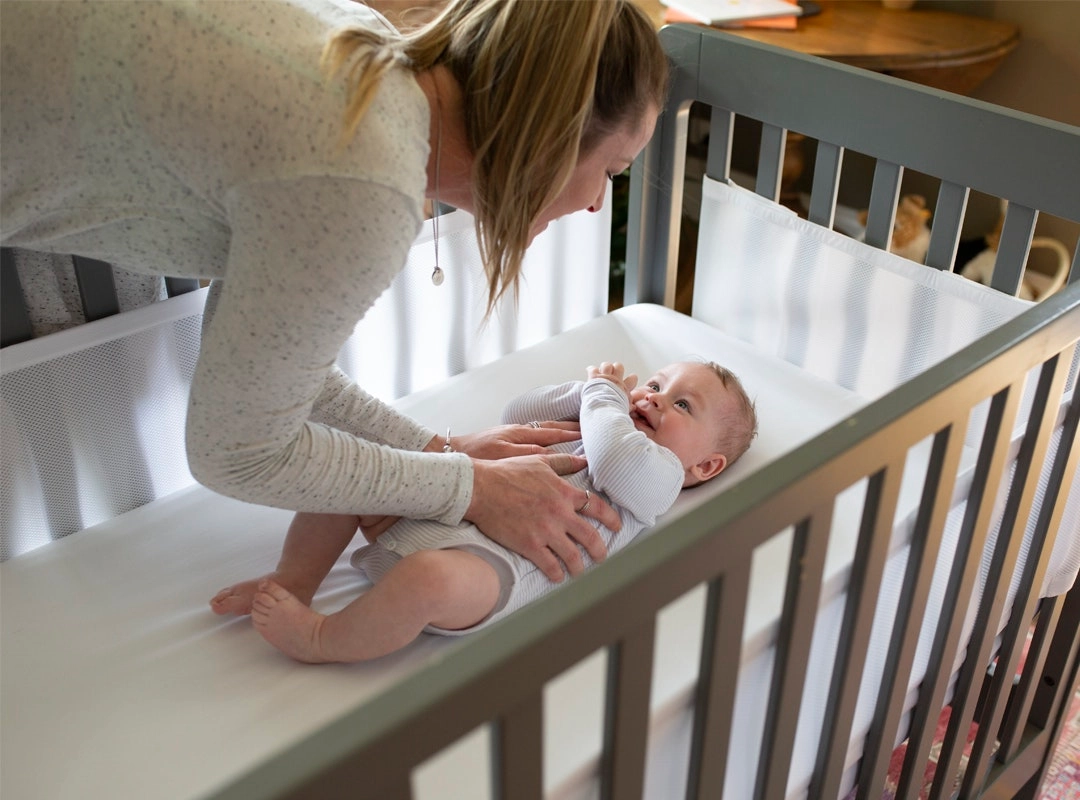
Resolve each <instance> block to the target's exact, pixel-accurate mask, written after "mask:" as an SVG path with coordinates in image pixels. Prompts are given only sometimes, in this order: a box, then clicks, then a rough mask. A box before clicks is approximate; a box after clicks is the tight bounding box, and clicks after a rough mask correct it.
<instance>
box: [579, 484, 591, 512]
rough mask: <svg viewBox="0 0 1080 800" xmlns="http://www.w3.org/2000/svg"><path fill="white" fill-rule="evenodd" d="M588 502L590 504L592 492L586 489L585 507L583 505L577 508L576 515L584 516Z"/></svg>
mask: <svg viewBox="0 0 1080 800" xmlns="http://www.w3.org/2000/svg"><path fill="white" fill-rule="evenodd" d="M590 502H592V492H590V491H589V490H588V489H586V490H585V505H583V506H582V507H581V508H579V509H578V510H577V513H579V514H584V513H585V512H586V511H588V510H589V503H590Z"/></svg>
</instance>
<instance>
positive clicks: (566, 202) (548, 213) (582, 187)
mask: <svg viewBox="0 0 1080 800" xmlns="http://www.w3.org/2000/svg"><path fill="white" fill-rule="evenodd" d="M658 115H659V111H658V110H656V109H650V110H649V111H648V113H646V114H645V116H644V118H642V119H640V120H638V121H637V122H636V123H628V124H627V125H625V126H623V127H622V128H619V129H618V130H617V131H615V132H614V133H611V134H609V135H607V136H605V137H604V138H602V139H601V140H600V141H599V142H597V144H596V146H595V147H593V148H592V150H591V151H589V152H588V153H585V154H584V155H583V156H582V157H581V158H579V159H578V163H577V166H576V167H575V168H574V172H573V173H572V174H571V176H570V182H569V183H568V184H567V185H566V188H565V189H563V190H562V193H561V194H560V195H559V196H558V197H556V198H555V202H553V203H552V204H551V205H550V206H548V207H547V208H546V209H545V210H544V211H543V212H541V214H540V218H539V219H537V221H536V222H535V223H534V224H533V228H532V236H531V238H530V240H531V239H532V238H535V237H536V236H537V234H539V233H542V232H543V231H544V229H546V228H547V226H548V223H550V222H551V221H552V220H556V219H558V218H559V217H562V216H565V215H566V214H573V213H574V212H575V211H581V210H582V209H584V208H587V209H589V210H590V211H599V210H600V208H601V206H603V204H604V194H605V192H607V187H608V183H610V182H611V179H612V177H613V176H615V175H618V174H619V173H620V172H622V171H623V170H625V169H626V168H627V167H629V166H630V165H631V164H632V163H633V161H634V159H635V158H637V156H638V153H640V152H641V151H642V150H643V149H644V148H645V145H646V144H647V143H648V141H649V139H650V138H652V134H653V129H654V128H655V127H656V118H657V116H658Z"/></svg>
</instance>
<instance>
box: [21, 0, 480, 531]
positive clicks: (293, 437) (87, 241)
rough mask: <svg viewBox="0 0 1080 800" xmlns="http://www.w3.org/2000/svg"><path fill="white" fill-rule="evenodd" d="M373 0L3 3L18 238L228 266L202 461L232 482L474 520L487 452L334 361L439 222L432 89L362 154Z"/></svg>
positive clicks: (350, 506)
mask: <svg viewBox="0 0 1080 800" xmlns="http://www.w3.org/2000/svg"><path fill="white" fill-rule="evenodd" d="M346 24H354V25H355V24H360V25H367V26H373V27H374V26H381V25H383V24H385V23H384V22H382V21H381V19H380V18H379V17H377V15H376V14H374V12H372V11H370V10H369V9H366V8H365V7H363V6H361V5H359V4H356V3H352V2H349V0H288V1H286V2H283V1H282V0H209V1H208V2H201V3H189V2H176V3H174V2H157V1H156V0H155V1H151V0H143V1H142V2H135V3H122V2H109V1H108V0H105V1H104V2H90V3H72V2H59V3H53V2H47V1H46V0H31V2H18V1H17V0H4V2H3V3H0V35H2V55H0V58H2V64H0V71H2V75H3V80H2V83H0V126H2V128H0V147H2V150H3V157H2V162H0V166H2V183H0V226H2V242H3V244H4V245H10V246H16V247H26V248H30V249H35V250H45V251H52V252H62V253H76V254H80V255H87V256H91V257H94V258H99V259H102V260H105V261H109V262H111V263H114V264H116V265H118V266H120V267H123V268H126V269H129V270H133V271H136V272H148V273H162V274H169V275H177V276H197V277H204V278H215V279H220V280H219V281H216V282H215V289H214V290H213V291H212V295H211V297H212V302H211V303H208V306H209V311H210V312H211V313H212V317H211V318H210V319H209V322H208V325H207V326H206V329H205V331H204V336H203V347H202V353H201V355H200V358H199V364H198V368H197V370H196V374H195V379H194V383H193V387H192V395H191V403H190V408H189V413H188V419H187V441H188V458H189V461H190V463H191V468H192V472H193V473H194V474H195V476H196V477H197V478H198V479H199V480H200V481H201V482H203V483H205V484H206V485H208V486H210V487H211V488H213V489H215V490H217V491H219V492H222V493H224V494H229V495H232V496H235V497H238V498H241V499H243V500H247V501H250V502H254V503H260V504H266V505H273V506H279V507H283V508H289V509H293V510H299V511H322V512H340V513H360V512H363V513H392V514H401V515H407V516H413V517H426V518H434V519H439V520H442V521H445V522H457V521H459V520H460V519H461V517H462V515H463V514H464V512H465V509H466V508H467V507H468V504H469V501H470V499H471V493H472V467H471V463H470V461H469V459H468V458H467V457H465V456H464V455H452V456H446V455H443V454H438V455H432V454H423V453H418V452H415V451H417V450H419V449H420V448H422V447H423V446H424V444H425V443H426V442H428V441H429V440H430V439H431V438H432V436H433V435H434V432H433V431H430V430H428V429H426V428H424V427H423V426H420V425H418V424H416V423H414V422H412V421H411V420H408V419H406V418H404V417H402V416H401V415H399V414H397V413H396V412H394V411H393V410H392V409H390V408H389V407H387V406H386V405H384V404H383V403H381V402H379V401H378V400H376V399H374V398H372V397H371V396H369V395H367V394H366V393H364V392H363V391H362V390H360V389H359V388H358V387H356V386H355V385H353V384H352V383H351V382H350V381H349V380H348V379H347V378H346V377H345V376H344V375H343V374H342V373H340V372H339V371H338V370H337V369H336V368H335V367H334V366H333V364H334V361H335V358H336V356H337V353H338V350H339V349H340V347H341V344H342V343H343V342H344V341H345V339H346V338H347V337H348V336H349V334H350V333H351V332H352V329H353V327H354V325H355V324H356V322H357V321H358V320H359V319H360V318H361V317H362V316H363V315H364V313H365V312H366V311H367V309H368V307H369V306H370V305H371V304H372V303H373V302H374V300H375V299H376V298H377V297H378V296H379V294H381V293H382V292H383V290H384V289H386V287H387V286H388V285H389V284H390V281H391V280H392V279H393V277H394V275H395V274H396V273H397V272H398V270H399V269H400V268H401V267H402V265H403V264H404V263H405V258H406V255H407V253H408V249H409V246H410V244H411V243H412V241H413V239H414V238H415V236H416V234H417V233H418V230H419V226H420V224H421V222H422V202H423V194H424V186H425V181H426V172H425V167H426V163H427V156H428V141H427V132H428V122H429V117H428V113H429V112H428V105H427V102H426V100H425V97H424V95H423V92H422V91H421V90H420V88H419V86H418V85H417V83H416V81H415V79H414V78H413V76H412V75H411V74H410V73H408V72H407V71H404V70H395V71H393V72H392V73H391V74H390V75H388V76H387V78H386V79H385V81H384V82H383V84H382V87H381V88H380V91H379V94H378V96H377V98H376V100H375V103H374V104H373V106H372V107H371V110H370V111H369V112H368V114H367V117H366V118H365V120H364V122H363V123H362V125H361V127H360V129H359V131H358V133H357V135H356V137H355V139H354V140H353V141H352V142H351V143H350V144H349V145H348V146H347V147H345V148H341V147H339V133H340V129H341V128H340V126H341V119H342V113H343V108H344V98H345V89H344V86H343V84H342V83H341V82H334V83H329V82H327V81H325V80H324V79H323V78H322V76H321V74H320V71H319V57H320V53H321V50H322V47H323V45H324V43H325V42H326V40H327V38H328V36H329V35H330V33H331V32H332V31H333V30H335V29H337V28H339V27H341V26H343V25H346Z"/></svg>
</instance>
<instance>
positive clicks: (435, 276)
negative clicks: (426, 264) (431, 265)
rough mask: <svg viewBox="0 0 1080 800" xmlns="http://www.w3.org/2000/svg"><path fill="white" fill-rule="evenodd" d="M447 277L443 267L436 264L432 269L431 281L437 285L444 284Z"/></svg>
mask: <svg viewBox="0 0 1080 800" xmlns="http://www.w3.org/2000/svg"><path fill="white" fill-rule="evenodd" d="M445 278H446V275H445V273H443V271H442V269H441V268H440V267H439V266H438V265H437V264H436V265H435V269H433V270H432V271H431V282H432V283H433V284H435V285H436V286H442V283H443V280H444V279H445Z"/></svg>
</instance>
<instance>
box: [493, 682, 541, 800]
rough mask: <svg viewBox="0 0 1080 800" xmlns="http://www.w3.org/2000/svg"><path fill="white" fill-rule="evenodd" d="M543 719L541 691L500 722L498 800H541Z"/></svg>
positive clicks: (496, 739) (495, 742)
mask: <svg viewBox="0 0 1080 800" xmlns="http://www.w3.org/2000/svg"><path fill="white" fill-rule="evenodd" d="M543 718H544V708H543V694H542V692H539V691H537V692H534V693H532V694H530V695H529V696H528V697H526V698H525V699H524V700H523V701H522V702H521V703H520V704H519V705H518V706H517V707H516V708H513V709H510V710H509V711H507V712H506V713H505V714H504V715H503V716H502V717H500V718H499V720H498V722H497V723H496V725H495V728H496V735H495V736H493V737H492V749H493V751H494V752H493V753H492V762H493V765H494V772H495V776H494V777H495V787H494V788H495V797H496V798H497V800H541V798H542V796H543V774H542V765H543V760H542V759H543Z"/></svg>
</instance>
